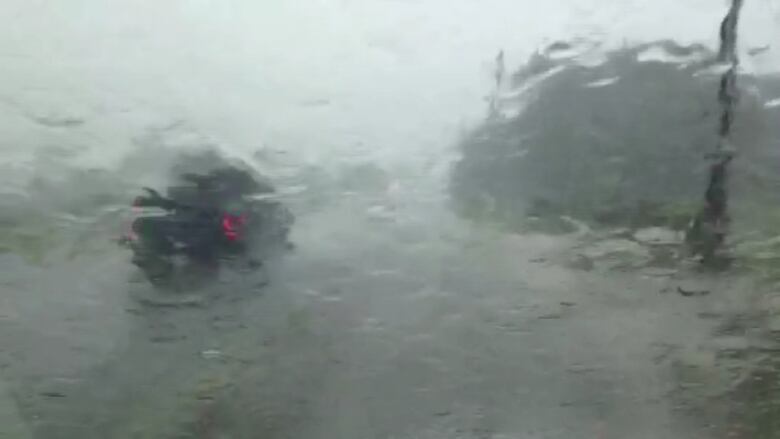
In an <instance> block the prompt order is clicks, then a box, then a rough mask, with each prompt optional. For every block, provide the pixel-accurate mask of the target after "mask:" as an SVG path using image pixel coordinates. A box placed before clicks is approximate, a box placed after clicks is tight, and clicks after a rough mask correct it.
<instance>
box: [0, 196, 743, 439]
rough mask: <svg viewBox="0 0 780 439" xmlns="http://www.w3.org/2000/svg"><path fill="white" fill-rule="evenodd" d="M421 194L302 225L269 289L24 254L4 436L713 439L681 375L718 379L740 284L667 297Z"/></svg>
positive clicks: (560, 243)
mask: <svg viewBox="0 0 780 439" xmlns="http://www.w3.org/2000/svg"><path fill="white" fill-rule="evenodd" d="M419 192H420V191H412V192H409V193H404V194H403V196H401V197H400V198H396V199H400V200H404V202H403V203H394V202H391V201H390V200H392V198H390V197H380V198H378V197H376V196H366V195H354V196H352V197H345V199H344V200H342V201H340V202H338V203H335V204H334V205H333V206H329V207H327V208H324V209H318V210H314V211H311V212H309V213H305V214H303V215H301V216H300V217H299V222H298V224H297V228H296V232H295V233H294V235H293V239H294V241H295V243H296V250H295V251H293V252H292V253H291V254H289V255H287V256H286V257H285V258H283V259H281V260H279V261H277V262H275V263H274V264H272V265H270V266H269V267H268V270H267V273H268V274H267V276H266V275H263V276H260V275H258V274H251V273H244V274H233V275H231V274H229V273H228V274H226V275H225V278H224V279H223V280H222V282H221V283H220V284H219V285H217V286H214V287H210V288H209V289H208V290H204V291H200V292H195V293H190V294H187V295H184V296H182V295H180V296H178V297H175V298H172V297H170V296H165V295H162V294H160V293H155V292H152V291H150V290H149V289H148V288H149V287H148V286H146V284H145V283H143V282H129V281H128V279H132V278H133V273H132V270H130V269H129V268H128V264H127V257H128V255H125V254H122V252H121V251H120V249H118V248H117V249H115V250H109V249H108V248H107V249H106V253H104V254H103V256H101V257H100V258H99V260H98V258H95V257H94V256H89V255H85V256H82V257H81V258H77V259H76V260H75V261H74V262H72V263H71V264H72V265H62V266H60V267H61V268H62V270H65V271H64V272H63V271H58V270H56V269H54V270H52V269H47V270H41V271H38V272H36V271H32V270H33V268H31V267H29V266H26V265H25V264H24V263H21V262H19V261H17V262H16V263H17V264H19V269H18V270H17V271H16V273H17V275H18V276H19V279H17V282H21V281H24V282H25V283H27V282H32V279H35V280H37V281H38V282H39V283H37V284H30V285H29V287H28V288H25V289H20V290H18V295H17V296H9V295H6V296H4V300H5V303H4V307H3V310H4V313H5V315H4V318H3V320H2V325H3V330H2V338H3V340H2V346H3V350H2V354H3V371H4V373H3V377H4V379H5V389H4V390H5V392H6V397H5V398H4V400H6V401H9V400H10V401H13V402H15V404H13V403H9V404H8V405H7V406H6V407H9V408H7V409H6V410H10V408H14V407H18V408H16V409H15V410H16V411H17V415H18V416H19V417H20V419H17V421H16V423H15V424H13V423H11V424H4V425H6V426H8V427H4V428H11V427H10V426H11V425H21V427H19V428H20V430H19V431H24V433H18V432H17V433H6V434H7V435H9V434H13V435H12V436H8V437H36V438H37V437H41V438H101V439H104V438H169V437H170V438H178V437H182V438H184V437H192V438H223V437H231V438H244V437H246V438H250V437H262V438H334V439H336V438H368V437H376V438H460V437H462V438H536V437H539V438H557V437H561V438H579V437H582V438H592V437H599V438H601V437H603V438H611V437H615V438H655V437H679V438H705V437H707V438H710V437H721V436H719V434H720V433H722V431H719V430H718V431H711V430H710V429H709V428H710V427H708V420H707V418H706V417H697V416H692V415H691V413H692V412H693V411H694V409H695V408H696V407H693V406H690V405H689V404H688V403H686V401H684V400H681V399H679V398H678V397H677V396H676V394H677V393H679V390H680V388H682V387H681V386H683V385H684V384H685V383H684V382H681V379H680V377H679V376H677V375H676V373H675V371H676V370H678V368H679V366H680V364H682V365H683V366H682V367H683V369H685V370H693V371H696V370H699V369H701V370H703V371H704V372H702V373H704V374H712V373H716V372H717V371H718V369H717V368H716V367H715V365H714V364H710V363H708V361H710V362H711V361H712V360H711V357H713V356H714V355H715V354H716V353H717V352H718V351H719V349H722V347H719V345H718V338H717V334H716V333H715V329H716V327H717V326H718V325H719V324H720V322H721V321H722V320H723V319H722V318H716V319H714V320H713V318H712V315H713V314H715V315H717V316H723V318H725V316H728V315H732V314H735V313H736V312H737V311H738V310H739V306H740V305H739V303H740V302H744V301H746V300H747V297H748V296H749V293H748V292H745V291H743V290H742V289H741V288H739V286H736V287H735V285H734V284H733V283H730V282H728V281H720V282H718V283H717V285H718V287H717V288H718V289H717V290H716V291H713V292H712V294H711V295H709V296H707V297H697V298H690V297H685V296H682V295H680V294H677V293H675V292H671V293H670V292H668V291H667V290H669V288H671V286H673V285H677V284H678V283H679V282H680V281H681V279H679V278H676V279H669V278H668V277H657V276H653V275H642V274H639V273H636V272H634V273H619V272H613V273H612V274H611V275H609V276H605V275H604V274H603V272H600V271H598V270H596V271H584V270H580V269H576V268H572V267H569V266H568V265H567V264H565V263H564V262H565V261H566V258H568V257H570V256H571V254H572V249H573V248H574V247H575V245H576V244H577V243H578V242H579V241H581V240H582V236H578V235H576V234H575V235H567V236H558V237H553V236H546V235H538V234H528V235H516V234H505V233H499V232H496V231H494V230H493V231H491V230H488V229H484V228H483V229H480V228H478V227H474V226H472V225H469V224H464V223H461V222H460V221H458V220H457V219H456V218H455V217H453V216H451V215H450V214H448V213H446V211H445V210H443V209H442V210H440V211H439V212H440V214H438V215H436V214H432V213H431V212H432V211H431V209H430V207H431V206H436V205H437V200H436V198H433V197H431V198H425V197H421V198H418V200H417V202H410V201H409V200H414V197H415V196H417V197H420V193H419ZM415 193H417V195H415ZM582 233H587V232H582ZM355 236H359V237H360V239H355ZM6 263H9V261H8V260H6ZM26 270H27V271H26ZM63 273H69V274H63ZM73 273H83V274H84V275H85V277H75V276H73ZM85 279H88V281H85ZM12 281H13V280H12ZM266 283H268V284H267V285H266ZM54 285H56V288H55V287H54ZM55 293H56V294H55ZM179 294H181V293H179ZM33 303H37V304H38V306H32V305H31V304H33ZM726 342H728V340H726ZM745 343H748V341H747V339H744V341H743V344H745ZM737 348H738V349H747V346H744V347H741V348H740V347H739V346H737ZM713 358H714V357H713ZM708 359H710V360H708ZM681 362H682V363H681ZM702 362H703V363H702ZM688 379H689V380H693V381H694V384H695V385H699V386H701V385H707V386H711V387H712V388H715V385H716V382H715V381H712V380H711V381H710V382H709V383H707V382H706V381H702V378H701V377H696V376H694V377H693V378H690V377H689V378H688ZM716 381H717V380H716ZM689 384H690V383H689ZM689 402H690V401H689ZM13 415H14V414H13V413H4V416H13ZM711 428H715V427H714V426H713V427H711ZM723 437H725V436H723Z"/></svg>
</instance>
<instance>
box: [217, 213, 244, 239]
mask: <svg viewBox="0 0 780 439" xmlns="http://www.w3.org/2000/svg"><path fill="white" fill-rule="evenodd" d="M245 223H246V217H245V216H244V215H238V216H236V215H223V216H222V233H224V235H225V237H226V238H227V239H229V240H231V241H235V240H237V239H238V238H240V230H239V229H240V228H241V226H243V225H244V224H245Z"/></svg>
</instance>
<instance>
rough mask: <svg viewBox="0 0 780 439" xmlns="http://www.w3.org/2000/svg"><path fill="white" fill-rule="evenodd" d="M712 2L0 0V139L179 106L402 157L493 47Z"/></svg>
mask: <svg viewBox="0 0 780 439" xmlns="http://www.w3.org/2000/svg"><path fill="white" fill-rule="evenodd" d="M746 3H747V4H748V8H747V10H746V11H745V17H744V23H747V24H746V25H744V26H743V27H746V28H747V30H745V31H744V32H743V45H745V46H750V45H752V46H756V45H761V44H764V43H766V42H768V41H771V40H772V39H775V40H776V39H777V37H778V35H777V31H776V30H774V29H775V28H776V27H777V26H775V24H776V23H777V22H778V20H779V19H780V15H778V10H780V8H778V7H777V6H773V3H774V4H775V5H778V4H780V2H778V1H776V0H753V1H751V0H748V1H747V2H746ZM596 5H598V7H597V6H596ZM725 10H726V2H724V1H719V0H685V1H683V0H545V1H531V0H166V1H159V0H132V1H131V0H68V1H56V0H3V1H2V2H0V25H2V27H3V38H2V39H0V62H2V64H3V69H0V99H2V101H0V112H2V114H3V115H5V116H6V117H5V119H6V122H5V123H3V124H2V125H3V126H2V127H3V128H6V129H7V130H6V132H8V133H9V134H8V135H6V138H5V139H4V140H2V141H0V148H4V149H5V150H6V151H10V150H11V149H13V148H18V145H19V144H25V143H26V144H30V145H33V144H36V143H40V142H41V141H42V140H41V139H48V141H53V140H52V139H53V137H52V136H51V135H50V134H51V133H49V134H45V135H44V134H40V133H38V134H36V135H32V134H31V133H30V132H29V129H30V128H29V127H30V126H28V125H25V124H20V123H18V120H15V119H14V120H12V119H13V116H9V115H8V113H9V112H12V113H17V112H19V111H22V112H28V113H30V112H31V113H35V114H54V115H60V116H62V117H70V116H73V117H79V118H83V119H84V120H86V121H87V123H86V124H85V125H84V126H82V127H80V128H77V129H73V130H71V131H70V132H69V133H68V135H69V136H72V137H71V138H72V141H74V142H84V143H92V144H103V143H105V144H107V145H108V144H110V145H112V146H111V147H110V149H116V150H120V149H122V147H123V146H126V145H127V139H129V138H130V137H132V136H133V135H134V133H135V134H137V133H136V131H139V130H142V129H143V127H144V126H145V125H148V124H153V123H164V122H165V121H170V120H177V119H182V120H186V121H187V122H188V123H189V124H190V125H192V126H194V127H196V128H197V129H198V130H199V131H201V132H202V133H204V134H206V135H208V136H212V137H214V138H215V139H218V140H220V141H222V142H225V143H226V144H230V145H234V146H235V147H236V148H249V149H253V148H257V147H258V146H260V145H261V144H267V145H272V146H274V147H276V148H280V149H285V150H290V151H295V152H299V153H303V155H304V156H305V157H308V159H309V160H315V161H316V160H322V159H323V158H327V157H332V156H333V153H335V152H338V154H339V155H345V154H347V153H368V154H371V155H373V156H377V157H385V158H391V157H403V156H409V155H410V154H415V153H422V152H427V151H435V150H438V149H439V148H442V147H445V146H446V145H447V144H448V143H449V141H450V140H451V139H452V138H453V136H454V135H455V133H456V132H457V129H458V127H459V126H461V125H462V124H464V123H466V124H468V123H474V121H475V120H477V118H478V117H479V116H481V115H482V114H483V113H484V106H485V104H484V102H483V97H484V95H485V94H486V93H488V92H489V91H490V88H491V73H490V72H491V65H492V64H491V63H492V60H493V58H494V57H495V55H496V53H497V51H498V50H499V49H504V50H506V54H507V64H508V67H509V68H514V67H516V66H517V65H519V64H520V63H521V62H522V61H523V60H524V59H525V58H526V57H527V56H528V54H529V53H531V52H532V51H533V50H535V49H537V48H539V47H540V46H542V45H544V44H548V43H549V42H551V41H554V40H556V39H561V38H572V37H589V38H595V39H597V40H600V41H605V42H608V43H610V44H621V43H623V42H634V41H647V40H652V39H658V38H674V39H677V40H679V41H681V42H684V43H689V42H702V43H706V44H709V45H714V44H715V43H716V42H717V40H716V38H717V26H718V22H719V20H720V18H721V17H722V15H723V13H724V12H725ZM6 125H9V126H6ZM74 133H75V134H74ZM46 136H48V137H46ZM56 136H64V135H63V134H62V133H59V134H57V135H56ZM73 136H75V137H73ZM14 145H16V146H14ZM108 148H109V147H103V149H104V150H105V149H108Z"/></svg>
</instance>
